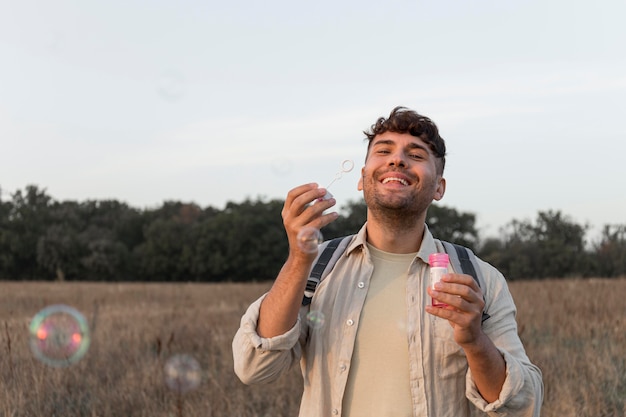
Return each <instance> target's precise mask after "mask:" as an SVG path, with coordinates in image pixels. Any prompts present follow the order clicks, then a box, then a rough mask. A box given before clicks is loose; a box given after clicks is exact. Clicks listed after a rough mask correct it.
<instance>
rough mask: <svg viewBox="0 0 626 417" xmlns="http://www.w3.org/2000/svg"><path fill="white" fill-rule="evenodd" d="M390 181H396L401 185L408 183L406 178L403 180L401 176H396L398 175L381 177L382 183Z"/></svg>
mask: <svg viewBox="0 0 626 417" xmlns="http://www.w3.org/2000/svg"><path fill="white" fill-rule="evenodd" d="M392 181H393V182H398V183H400V184H402V185H409V182H408V181H407V180H405V179H403V178H398V177H387V178H385V179H383V180H382V181H381V182H382V183H383V184H388V183H390V182H392Z"/></svg>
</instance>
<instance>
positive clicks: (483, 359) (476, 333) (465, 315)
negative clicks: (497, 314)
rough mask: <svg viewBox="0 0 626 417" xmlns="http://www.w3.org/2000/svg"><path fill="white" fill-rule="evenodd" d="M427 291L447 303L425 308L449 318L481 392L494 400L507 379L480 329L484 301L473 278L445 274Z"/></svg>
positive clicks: (502, 364)
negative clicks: (444, 305)
mask: <svg viewBox="0 0 626 417" xmlns="http://www.w3.org/2000/svg"><path fill="white" fill-rule="evenodd" d="M428 293H429V294H430V296H431V297H433V298H435V299H437V300H438V301H441V302H442V303H445V304H447V305H448V307H444V308H439V307H433V306H426V311H427V312H428V313H430V314H433V315H435V316H437V317H441V318H444V319H446V320H448V322H449V323H450V325H451V326H452V327H453V329H454V340H455V341H456V343H458V344H459V346H461V348H462V349H463V351H464V352H465V355H466V357H467V363H468V366H469V368H470V370H471V372H472V378H473V380H474V383H475V384H476V388H477V389H478V391H479V392H480V395H481V396H482V397H483V398H484V399H485V400H486V401H487V402H489V403H491V402H494V401H496V400H497V399H498V397H499V396H500V392H501V390H502V386H503V385H504V381H505V379H506V363H505V361H504V358H503V357H502V354H501V353H500V351H499V350H498V348H496V346H495V345H494V344H493V342H492V341H491V339H489V337H487V335H486V334H485V333H484V332H483V330H482V326H481V322H482V321H481V320H482V312H483V308H484V306H485V302H484V301H483V297H482V292H481V291H480V288H479V287H478V285H477V284H476V281H475V280H474V279H473V278H472V277H471V276H469V275H464V274H447V275H444V277H443V278H442V282H440V283H438V284H436V285H435V290H434V291H433V290H432V289H431V288H429V289H428Z"/></svg>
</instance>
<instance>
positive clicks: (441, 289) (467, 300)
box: [428, 274, 485, 324]
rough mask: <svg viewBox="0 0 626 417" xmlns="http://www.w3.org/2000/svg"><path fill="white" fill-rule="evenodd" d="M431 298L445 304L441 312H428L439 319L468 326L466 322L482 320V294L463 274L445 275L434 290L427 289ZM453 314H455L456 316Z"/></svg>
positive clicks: (468, 276)
mask: <svg viewBox="0 0 626 417" xmlns="http://www.w3.org/2000/svg"><path fill="white" fill-rule="evenodd" d="M428 293H429V295H430V296H431V297H433V298H434V299H436V300H437V301H440V302H442V303H444V304H447V305H448V307H445V308H444V310H448V312H445V313H444V312H443V311H439V312H437V311H434V310H435V309H432V310H433V311H430V310H431V309H429V312H430V313H432V314H435V315H437V316H439V317H442V318H446V319H449V320H452V321H456V322H457V323H458V324H468V322H471V321H474V320H476V318H479V319H480V318H482V317H481V316H482V311H483V308H484V306H485V302H484V300H483V294H482V291H481V290H480V288H479V287H478V285H477V284H476V281H475V280H474V279H473V278H472V277H471V276H470V275H465V274H446V275H444V277H443V278H442V280H441V282H439V283H437V284H435V288H434V290H433V289H432V288H428ZM453 313H457V314H456V315H455V314H453Z"/></svg>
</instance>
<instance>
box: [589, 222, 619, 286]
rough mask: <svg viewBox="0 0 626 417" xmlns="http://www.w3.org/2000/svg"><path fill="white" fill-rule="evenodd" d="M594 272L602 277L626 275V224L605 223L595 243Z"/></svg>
mask: <svg viewBox="0 0 626 417" xmlns="http://www.w3.org/2000/svg"><path fill="white" fill-rule="evenodd" d="M594 249H595V250H594V252H593V256H592V259H593V263H592V274H593V275H596V276H601V277H617V276H624V275H626V225H624V224H622V225H605V226H604V228H603V229H602V234H601V238H600V241H599V242H597V243H596V244H595V245H594Z"/></svg>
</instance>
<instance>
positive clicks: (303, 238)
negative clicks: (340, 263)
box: [298, 227, 324, 253]
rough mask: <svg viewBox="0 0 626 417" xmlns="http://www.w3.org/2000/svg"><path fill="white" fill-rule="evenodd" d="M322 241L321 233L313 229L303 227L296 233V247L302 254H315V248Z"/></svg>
mask: <svg viewBox="0 0 626 417" xmlns="http://www.w3.org/2000/svg"><path fill="white" fill-rule="evenodd" d="M323 241H324V237H323V236H322V232H320V231H319V229H316V228H314V227H303V228H302V229H300V231H299V232H298V246H299V247H300V249H302V250H303V251H304V252H307V253H314V252H317V247H318V246H319V245H320V244H321V243H322V242H323Z"/></svg>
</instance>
